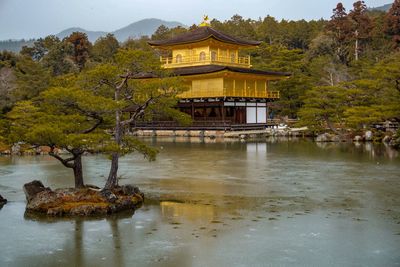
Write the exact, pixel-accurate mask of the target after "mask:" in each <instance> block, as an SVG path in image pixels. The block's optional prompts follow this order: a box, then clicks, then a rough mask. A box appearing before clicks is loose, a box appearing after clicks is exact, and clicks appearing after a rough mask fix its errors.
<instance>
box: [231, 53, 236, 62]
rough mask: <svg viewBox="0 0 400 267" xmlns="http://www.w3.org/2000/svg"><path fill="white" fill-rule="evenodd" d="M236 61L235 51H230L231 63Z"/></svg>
mask: <svg viewBox="0 0 400 267" xmlns="http://www.w3.org/2000/svg"><path fill="white" fill-rule="evenodd" d="M235 61H236V55H235V53H231V63H235Z"/></svg>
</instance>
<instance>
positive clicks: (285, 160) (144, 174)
mask: <svg viewBox="0 0 400 267" xmlns="http://www.w3.org/2000/svg"><path fill="white" fill-rule="evenodd" d="M149 142H151V143H152V144H153V145H154V146H156V147H158V148H159V150H160V154H159V156H158V159H157V161H156V162H152V163H149V162H147V161H146V160H145V159H143V158H142V156H140V155H131V156H128V157H125V158H123V159H122V162H121V166H120V175H121V179H120V183H121V184H124V183H131V184H135V185H138V186H139V187H140V189H141V190H142V191H143V192H144V193H145V194H146V202H145V204H144V205H143V206H142V207H141V208H140V209H138V210H137V211H136V213H135V214H134V215H133V216H132V214H121V215H118V216H115V217H110V218H106V219H104V218H99V219H86V220H82V219H54V218H53V219H51V218H32V217H26V216H24V207H25V199H24V198H25V196H24V193H23V191H22V185H23V184H24V183H26V182H29V181H31V180H33V179H40V180H42V181H43V183H44V184H45V185H46V186H50V187H51V188H57V187H67V186H69V187H71V186H73V180H72V173H71V171H70V170H68V169H65V168H64V167H62V166H61V165H60V164H59V163H58V162H57V161H55V160H54V159H52V158H50V157H48V156H36V157H0V194H2V195H3V196H4V197H5V198H7V199H8V200H9V203H8V204H7V205H5V206H4V207H3V208H2V209H1V210H0V236H1V238H0V266H399V265H400V253H399V252H400V156H399V153H398V152H396V151H394V150H391V149H389V148H387V147H384V146H373V145H371V144H367V145H364V144H363V145H358V146H356V145H354V144H324V145H317V144H315V143H312V142H307V141H304V140H303V141H290V142H282V141H281V142H274V141H269V142H247V143H241V142H225V143H224V142H204V141H201V140H199V139H190V140H189V139H187V140H177V139H168V140H167V139H161V140H160V139H158V140H156V139H154V140H149ZM84 167H85V170H84V171H85V176H86V183H89V184H96V185H100V186H101V185H103V184H104V182H105V177H106V176H107V172H108V168H109V161H108V160H107V158H106V157H104V156H101V155H97V156H86V157H85V158H84Z"/></svg>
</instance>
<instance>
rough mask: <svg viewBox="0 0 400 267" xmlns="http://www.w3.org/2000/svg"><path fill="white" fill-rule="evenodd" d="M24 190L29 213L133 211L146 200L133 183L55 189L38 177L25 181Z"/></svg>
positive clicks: (79, 214) (87, 213)
mask: <svg viewBox="0 0 400 267" xmlns="http://www.w3.org/2000/svg"><path fill="white" fill-rule="evenodd" d="M24 192H25V195H26V200H27V205H26V212H27V213H36V214H46V215H49V216H102V215H109V214H113V213H117V212H120V211H129V210H132V211H134V210H135V209H136V208H138V207H139V206H140V205H141V204H142V203H143V200H144V195H143V193H141V192H140V191H139V189H138V188H137V187H135V186H132V185H123V186H118V187H116V188H114V189H112V190H109V189H102V190H100V188H98V187H95V186H85V187H84V188H63V189H55V190H52V189H50V188H49V187H45V186H44V185H43V184H42V182H40V181H37V180H35V181H32V182H30V183H27V184H25V185H24Z"/></svg>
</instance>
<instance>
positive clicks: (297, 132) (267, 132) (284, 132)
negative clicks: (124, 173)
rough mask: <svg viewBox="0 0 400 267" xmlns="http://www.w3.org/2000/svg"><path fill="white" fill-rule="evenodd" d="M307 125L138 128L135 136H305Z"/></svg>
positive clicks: (244, 137)
mask: <svg viewBox="0 0 400 267" xmlns="http://www.w3.org/2000/svg"><path fill="white" fill-rule="evenodd" d="M307 130H308V129H307V127H303V128H283V129H279V128H265V129H262V130H243V131H222V130H137V131H134V132H133V133H132V134H133V135H135V136H143V137H149V136H158V137H201V138H202V137H208V138H238V139H247V138H257V137H270V136H297V137H300V136H304V135H305V133H306V132H307Z"/></svg>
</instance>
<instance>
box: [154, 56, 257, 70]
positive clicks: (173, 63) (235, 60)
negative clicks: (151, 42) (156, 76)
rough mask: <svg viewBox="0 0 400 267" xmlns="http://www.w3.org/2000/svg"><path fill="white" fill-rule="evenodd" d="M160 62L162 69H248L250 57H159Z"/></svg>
mask: <svg viewBox="0 0 400 267" xmlns="http://www.w3.org/2000/svg"><path fill="white" fill-rule="evenodd" d="M160 61H161V63H162V64H163V67H164V68H179V67H183V66H199V65H209V64H216V65H228V66H236V67H244V68H250V67H251V64H250V56H246V57H223V56H217V55H211V54H209V55H206V54H204V56H201V55H193V56H189V57H184V56H182V57H175V58H172V57H162V56H161V57H160Z"/></svg>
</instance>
